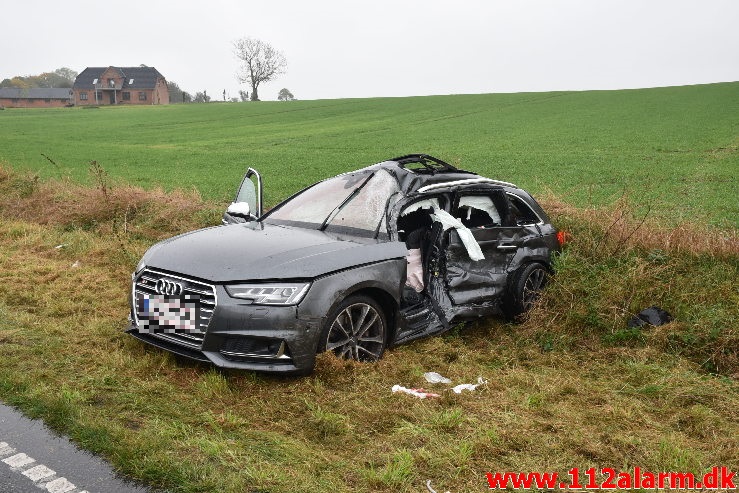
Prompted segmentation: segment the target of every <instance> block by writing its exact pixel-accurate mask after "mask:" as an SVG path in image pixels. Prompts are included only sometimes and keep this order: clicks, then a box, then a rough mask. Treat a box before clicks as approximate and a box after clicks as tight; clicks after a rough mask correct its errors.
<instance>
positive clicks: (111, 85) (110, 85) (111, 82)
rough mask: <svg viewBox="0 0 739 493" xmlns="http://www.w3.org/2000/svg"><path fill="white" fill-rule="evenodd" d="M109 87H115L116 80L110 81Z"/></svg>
mask: <svg viewBox="0 0 739 493" xmlns="http://www.w3.org/2000/svg"><path fill="white" fill-rule="evenodd" d="M108 87H115V80H114V79H108Z"/></svg>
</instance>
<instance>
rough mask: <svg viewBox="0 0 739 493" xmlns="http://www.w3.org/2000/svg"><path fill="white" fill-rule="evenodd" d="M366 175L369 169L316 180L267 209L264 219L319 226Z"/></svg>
mask: <svg viewBox="0 0 739 493" xmlns="http://www.w3.org/2000/svg"><path fill="white" fill-rule="evenodd" d="M369 175H370V173H369V172H363V173H348V174H345V175H340V176H337V177H335V178H331V179H329V180H325V181H322V182H320V183H317V184H316V185H314V186H312V187H310V188H309V189H307V190H305V191H304V192H303V193H301V194H299V195H297V196H295V197H293V199H292V200H289V201H288V202H285V203H284V204H283V205H282V206H281V207H280V208H279V209H277V210H275V211H274V212H272V213H270V214H269V215H268V216H267V217H266V222H268V223H276V224H293V225H303V226H306V227H315V228H316V229H318V228H319V227H320V226H321V225H322V224H323V221H325V220H326V218H327V217H328V216H329V214H331V212H332V211H333V210H334V209H336V208H337V207H338V206H339V205H340V204H341V203H342V202H344V201H345V200H346V199H347V197H349V195H351V193H352V192H353V191H354V190H355V189H356V188H357V187H359V186H361V185H362V183H364V182H365V181H366V180H367V178H368V177H369Z"/></svg>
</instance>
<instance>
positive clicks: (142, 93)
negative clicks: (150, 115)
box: [139, 92, 146, 101]
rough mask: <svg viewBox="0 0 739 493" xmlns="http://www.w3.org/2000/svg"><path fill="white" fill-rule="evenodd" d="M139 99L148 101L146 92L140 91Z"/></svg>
mask: <svg viewBox="0 0 739 493" xmlns="http://www.w3.org/2000/svg"><path fill="white" fill-rule="evenodd" d="M139 101H146V93H145V92H139Z"/></svg>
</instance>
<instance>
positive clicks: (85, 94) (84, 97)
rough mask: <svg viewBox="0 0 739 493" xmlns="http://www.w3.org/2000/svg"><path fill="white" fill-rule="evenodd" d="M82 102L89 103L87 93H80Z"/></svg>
mask: <svg viewBox="0 0 739 493" xmlns="http://www.w3.org/2000/svg"><path fill="white" fill-rule="evenodd" d="M80 100H81V101H87V93H86V92H81V93H80Z"/></svg>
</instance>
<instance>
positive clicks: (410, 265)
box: [405, 248, 423, 293]
mask: <svg viewBox="0 0 739 493" xmlns="http://www.w3.org/2000/svg"><path fill="white" fill-rule="evenodd" d="M405 260H406V263H407V267H406V270H407V277H406V280H405V284H406V286H410V287H412V288H413V289H414V290H415V291H416V292H417V293H420V292H421V291H423V266H422V265H421V249H420V248H412V249H410V250H408V255H406V257H405Z"/></svg>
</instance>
